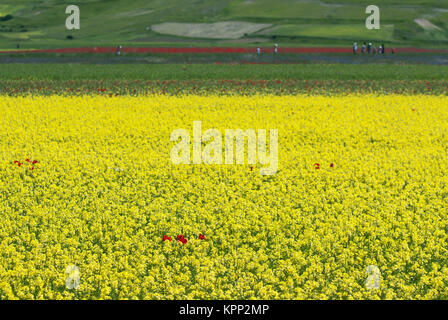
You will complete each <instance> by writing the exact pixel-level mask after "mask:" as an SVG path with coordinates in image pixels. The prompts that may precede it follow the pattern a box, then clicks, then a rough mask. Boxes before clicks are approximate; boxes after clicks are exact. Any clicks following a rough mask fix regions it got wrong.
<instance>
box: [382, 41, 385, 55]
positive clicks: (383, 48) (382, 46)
mask: <svg viewBox="0 0 448 320" xmlns="http://www.w3.org/2000/svg"><path fill="white" fill-rule="evenodd" d="M381 46H382V47H383V54H385V53H386V47H385V46H384V42H383V44H382V45H381Z"/></svg>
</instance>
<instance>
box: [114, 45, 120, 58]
mask: <svg viewBox="0 0 448 320" xmlns="http://www.w3.org/2000/svg"><path fill="white" fill-rule="evenodd" d="M115 54H116V55H117V56H119V55H120V54H121V46H118V47H117V49H116V51H115Z"/></svg>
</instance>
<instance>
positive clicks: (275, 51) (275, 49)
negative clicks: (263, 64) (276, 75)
mask: <svg viewBox="0 0 448 320" xmlns="http://www.w3.org/2000/svg"><path fill="white" fill-rule="evenodd" d="M277 52H278V44H274V54H277Z"/></svg>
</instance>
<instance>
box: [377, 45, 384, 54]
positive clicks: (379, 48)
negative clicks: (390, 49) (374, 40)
mask: <svg viewBox="0 0 448 320" xmlns="http://www.w3.org/2000/svg"><path fill="white" fill-rule="evenodd" d="M382 53H383V46H382V45H380V46H379V47H378V54H382Z"/></svg>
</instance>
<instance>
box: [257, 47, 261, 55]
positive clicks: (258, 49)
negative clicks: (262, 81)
mask: <svg viewBox="0 0 448 320" xmlns="http://www.w3.org/2000/svg"><path fill="white" fill-rule="evenodd" d="M260 53H261V48H260V47H257V56H259V55H260Z"/></svg>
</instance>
